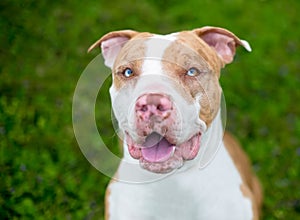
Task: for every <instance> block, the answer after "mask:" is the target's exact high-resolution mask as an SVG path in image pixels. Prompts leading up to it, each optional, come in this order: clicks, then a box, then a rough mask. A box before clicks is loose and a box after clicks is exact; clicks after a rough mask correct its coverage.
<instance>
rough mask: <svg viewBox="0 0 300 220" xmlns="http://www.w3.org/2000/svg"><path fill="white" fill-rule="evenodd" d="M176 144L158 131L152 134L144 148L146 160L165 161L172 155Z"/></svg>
mask: <svg viewBox="0 0 300 220" xmlns="http://www.w3.org/2000/svg"><path fill="white" fill-rule="evenodd" d="M173 148H174V146H173V145H172V144H171V143H170V142H168V141H167V140H166V139H165V138H164V137H162V136H161V135H159V134H157V133H152V134H150V135H149V136H148V137H147V138H146V141H145V143H144V144H143V148H142V155H143V157H144V159H145V160H147V161H149V162H152V163H157V162H164V161H166V160H168V159H169V158H170V156H171V155H172V152H173Z"/></svg>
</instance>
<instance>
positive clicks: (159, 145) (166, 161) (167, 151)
mask: <svg viewBox="0 0 300 220" xmlns="http://www.w3.org/2000/svg"><path fill="white" fill-rule="evenodd" d="M200 138H201V133H197V134H194V135H193V136H192V137H191V138H189V139H188V140H187V141H185V142H183V143H181V144H177V143H172V142H171V141H170V140H169V139H168V137H164V136H161V135H160V134H158V133H156V132H152V133H151V134H149V135H148V136H147V137H146V138H145V141H144V143H142V144H137V143H136V142H134V140H133V139H132V138H131V136H130V135H129V134H128V133H126V143H127V146H128V151H129V154H130V155H131V157H132V158H134V159H137V160H139V163H140V165H141V167H142V168H144V169H146V170H148V171H150V172H154V173H169V172H171V171H173V170H175V169H179V168H180V167H182V166H183V165H184V161H186V160H193V159H194V158H195V157H196V156H197V154H198V152H199V149H200Z"/></svg>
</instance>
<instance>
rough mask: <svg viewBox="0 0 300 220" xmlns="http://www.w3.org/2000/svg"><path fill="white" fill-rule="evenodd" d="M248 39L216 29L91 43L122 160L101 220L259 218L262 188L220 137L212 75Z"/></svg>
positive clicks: (234, 146) (232, 144) (237, 151)
mask: <svg viewBox="0 0 300 220" xmlns="http://www.w3.org/2000/svg"><path fill="white" fill-rule="evenodd" d="M238 46H242V47H244V48H245V49H246V50H248V51H251V47H250V45H249V44H248V42H247V41H244V40H241V39H239V38H238V37H237V36H236V35H235V34H233V33H232V32H230V31H228V30H226V29H223V28H219V27H209V26H207V27H202V28H197V29H194V30H190V31H181V32H176V33H172V34H167V35H158V34H152V33H148V32H137V31H134V30H121V31H114V32H110V33H108V34H106V35H104V36H103V37H101V38H100V39H99V40H98V41H96V42H95V43H94V44H93V45H92V46H91V47H90V48H89V49H88V51H91V50H92V49H94V48H96V47H100V48H101V50H102V56H103V58H104V63H105V65H106V66H107V67H109V68H110V69H111V70H112V77H113V83H112V86H111V88H110V96H111V101H112V108H113V113H114V115H115V117H116V120H117V121H118V127H119V130H120V133H121V134H122V135H123V136H122V139H123V146H124V147H123V150H124V158H123V160H122V162H121V164H120V166H119V168H118V171H117V173H116V175H115V178H114V180H112V181H111V182H110V184H109V186H108V187H107V190H106V202H105V203H106V211H105V218H106V219H110V220H154V219H163V220H176V219H178V220H183V219H192V220H194V219H195V220H198V219H204V220H220V219H222V220H224V219H228V220H246V219H247V220H248V219H249V220H250V219H259V216H260V208H261V204H262V190H261V187H260V184H259V181H258V179H257V177H256V176H255V175H254V174H253V172H252V170H251V165H250V162H249V160H248V158H247V156H246V154H245V153H244V152H243V150H242V149H241V148H240V146H239V144H238V142H237V141H236V140H235V139H234V138H233V136H231V135H230V134H229V133H227V132H225V133H224V132H223V130H224V125H223V123H222V107H221V106H222V89H221V87H220V84H219V78H220V74H221V69H222V68H223V67H224V66H225V65H226V64H229V63H231V62H232V61H233V58H234V55H235V52H236V48H237V47H238Z"/></svg>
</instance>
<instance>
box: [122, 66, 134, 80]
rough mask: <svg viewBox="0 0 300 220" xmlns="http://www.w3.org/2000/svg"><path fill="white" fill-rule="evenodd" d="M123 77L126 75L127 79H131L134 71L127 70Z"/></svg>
mask: <svg viewBox="0 0 300 220" xmlns="http://www.w3.org/2000/svg"><path fill="white" fill-rule="evenodd" d="M123 75H124V76H125V77H126V78H128V77H131V76H132V75H133V71H132V69H130V68H126V69H125V70H124V71H123Z"/></svg>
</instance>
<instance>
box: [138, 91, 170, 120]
mask: <svg viewBox="0 0 300 220" xmlns="http://www.w3.org/2000/svg"><path fill="white" fill-rule="evenodd" d="M171 110H172V103H171V101H170V99H169V98H168V97H166V96H164V95H161V94H145V95H142V96H141V97H139V98H138V100H137V101H136V105H135V111H136V114H137V116H138V117H139V118H141V119H142V120H149V119H150V118H151V116H158V117H159V118H161V119H166V118H168V117H169V116H170V111H171Z"/></svg>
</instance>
